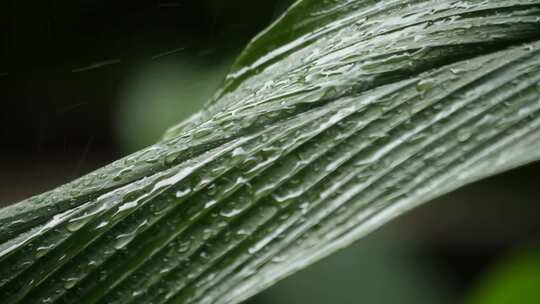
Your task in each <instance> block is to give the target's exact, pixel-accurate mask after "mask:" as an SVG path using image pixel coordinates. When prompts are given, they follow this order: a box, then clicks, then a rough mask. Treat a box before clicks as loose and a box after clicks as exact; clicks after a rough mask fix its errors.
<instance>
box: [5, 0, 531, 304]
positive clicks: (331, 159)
mask: <svg viewBox="0 0 540 304" xmlns="http://www.w3.org/2000/svg"><path fill="white" fill-rule="evenodd" d="M134 132H136V130H134ZM539 157H540V0H489V1H484V0H469V1H443V0H381V1H368V0H303V1H299V2H297V3H296V4H294V5H293V6H292V7H291V8H290V9H289V10H288V11H287V12H286V13H285V14H284V15H283V16H282V17H281V18H279V19H278V20H277V21H276V22H275V23H274V24H272V25H271V26H270V27H269V28H268V29H266V30H265V31H264V32H263V33H261V34H260V35H259V36H257V37H256V38H255V39H254V40H253V41H252V42H251V43H250V44H249V45H248V46H247V48H246V50H245V51H244V52H243V53H242V54H241V56H240V57H239V58H238V60H237V62H236V63H235V65H234V66H233V68H232V70H231V72H230V73H229V75H228V76H227V78H226V80H225V83H224V86H223V88H222V90H220V91H219V92H218V93H216V95H215V98H213V99H212V101H210V102H209V103H208V104H207V105H206V107H205V109H204V110H203V111H201V112H200V113H198V114H197V115H195V116H193V117H192V118H191V119H189V120H188V121H185V122H183V123H181V124H180V125H178V126H176V127H174V128H172V129H170V130H169V131H168V132H167V134H166V136H165V137H164V139H163V140H162V141H160V142H159V143H157V144H155V145H153V146H151V147H148V148H146V149H144V150H142V151H140V152H137V153H135V154H133V155H130V156H128V157H126V158H124V159H121V160H119V161H117V162H114V163H112V164H111V165H108V166H106V167H104V168H102V169H99V170H97V171H95V172H93V173H91V174H89V175H87V176H84V177H82V178H80V179H78V180H76V181H74V182H72V183H69V184H67V185H64V186H62V187H60V188H57V189H55V190H52V191H50V192H48V193H45V194H42V195H38V196H35V197H32V198H30V199H28V200H25V201H23V202H20V203H17V204H14V205H11V206H9V207H6V208H4V209H2V210H0V295H1V296H2V303H5V304H9V303H79V304H86V303H122V304H127V303H237V302H240V301H242V300H245V299H247V298H248V297H250V296H252V295H254V294H255V293H257V292H259V291H260V290H262V289H264V288H266V287H268V286H270V285H271V284H273V283H275V282H276V281H278V280H279V279H281V278H283V277H285V276H287V275H289V274H291V273H293V272H295V271H297V270H299V269H301V268H303V267H306V266H307V265H309V264H310V263H313V262H314V261H316V260H319V259H321V258H322V257H324V256H326V255H328V254H330V253H332V252H334V251H336V250H338V249H340V248H342V247H345V246H347V245H348V244H350V243H351V242H353V241H355V240H356V239H358V238H360V237H362V236H363V235H365V234H366V233H368V232H370V231H372V230H374V229H375V228H377V227H379V226H381V225H383V224H384V223H386V222H387V221H389V220H391V219H392V218H394V217H396V216H398V215H400V214H402V213H404V212H405V211H407V210H409V209H411V208H413V207H415V206H418V205H420V204H422V203H424V202H428V201H430V200H431V199H433V198H435V197H437V196H440V195H442V194H445V193H447V192H449V191H452V190H454V189H456V188H458V187H461V186H463V185H465V184H468V183H471V182H474V181H477V180H479V179H482V178H484V177H487V176H490V175H493V174H496V173H498V172H501V171H504V170H508V169H511V168H514V167H516V166H520V165H523V164H526V163H528V162H531V161H535V160H537V159H538V158H539ZM44 178H46V177H44ZM440 216H444V215H442V214H441V215H440Z"/></svg>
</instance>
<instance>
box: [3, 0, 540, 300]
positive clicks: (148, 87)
mask: <svg viewBox="0 0 540 304" xmlns="http://www.w3.org/2000/svg"><path fill="white" fill-rule="evenodd" d="M290 2H291V1H289V0H282V1H279V0H264V1H261V0H257V1H253V0H229V1H220V0H215V1H212V0H204V1H181V0H168V1H105V0H94V1H90V0H84V1H28V0H17V1H11V2H7V3H6V4H0V6H1V7H0V29H1V30H0V106H1V110H0V122H1V128H0V138H1V144H0V206H2V205H6V204H10V203H14V202H17V201H19V200H21V199H24V198H27V197H29V196H32V195H35V194H38V193H41V192H44V191H46V190H49V189H51V188H54V187H56V186H58V185H61V184H63V183H65V182H68V181H70V180H73V179H75V178H77V177H79V176H81V175H83V174H85V173H88V172H90V171H92V170H94V169H96V168H99V167H101V166H103V165H105V164H107V163H110V162H111V161H113V160H115V159H117V158H119V157H121V156H123V155H127V154H129V153H131V152H133V151H136V150H137V149H139V148H142V147H144V146H146V145H150V144H152V143H153V142H155V141H157V140H158V139H159V137H160V136H161V134H163V132H164V131H165V130H166V128H167V127H169V126H172V125H173V124H175V123H177V122H179V121H181V120H182V119H184V118H185V117H187V116H189V115H190V114H191V113H193V112H195V111H196V110H197V109H199V108H200V107H201V106H202V104H203V103H204V102H205V101H206V100H207V99H208V98H209V97H210V96H211V95H212V93H213V91H214V90H215V89H216V88H217V87H218V86H219V84H220V82H221V79H222V77H223V76H224V74H225V73H226V71H227V68H228V66H229V65H230V64H231V62H232V61H233V60H234V57H235V56H236V55H237V54H238V52H239V51H240V50H241V49H242V48H243V47H244V46H245V44H246V43H247V42H248V41H249V39H251V38H252V37H253V36H254V35H255V34H256V33H257V32H259V31H260V30H261V29H263V28H264V27H265V26H266V25H268V24H269V23H270V22H271V21H272V20H274V19H275V18H276V17H277V16H279V14H280V13H281V12H283V11H284V9H285V8H286V7H287V5H288V4H289V3H290ZM539 182H540V166H539V165H538V164H533V165H529V166H526V167H524V168H520V169H517V170H514V171H512V172H509V173H506V174H503V175H500V176H496V177H494V178H491V179H488V180H486V181H482V182H479V183H476V184H474V185H471V186H468V187H466V188H464V189H462V190H459V191H457V192H455V193H452V194H450V195H447V196H445V197H442V198H440V199H437V200H436V201H435V202H432V203H430V204H427V205H425V206H423V207H421V208H418V209H417V210H415V211H413V212H411V213H409V214H408V215H405V216H403V217H402V218H400V219H398V220H397V221H394V222H393V223H392V224H390V225H388V226H386V227H385V228H383V229H381V230H380V231H378V232H376V233H375V234H373V235H371V236H369V237H368V238H366V239H364V240H362V241H360V242H358V243H357V244H356V245H354V246H352V247H351V248H349V249H347V250H344V251H342V252H341V253H339V254H337V255H335V256H333V257H331V258H329V259H325V260H324V261H323V262H321V263H318V264H317V265H316V266H314V267H311V268H309V269H308V270H306V271H303V272H301V273H300V274H299V275H296V276H293V277H292V278H289V279H286V280H285V281H284V282H282V283H280V284H278V285H277V287H273V288H271V289H270V290H269V291H266V292H264V293H263V294H262V295H260V296H257V297H256V298H255V299H253V300H250V302H251V303H377V304H384V303H456V302H467V303H486V302H482V300H481V299H482V298H486V297H489V294H493V291H492V289H493V287H490V286H497V283H493V282H497V281H500V282H510V283H505V284H504V285H505V286H508V285H512V284H515V285H516V286H518V285H519V286H524V285H526V283H523V282H521V281H519V282H517V283H515V282H514V283H512V278H515V277H519V275H520V273H521V272H520V270H519V269H521V271H522V272H527V271H529V272H530V271H531V269H532V274H531V275H530V276H532V277H533V278H535V277H536V278H540V266H539V264H540V263H537V261H539V257H540V253H539V252H540V251H539V247H538V239H539V236H540V206H539V199H538V197H540V196H539V194H540V189H539ZM523 261H525V262H523ZM527 261H533V262H531V263H532V264H531V263H529V264H527V263H526V262H527ZM520 263H521V264H520ZM508 265H514V266H508ZM515 265H518V266H519V265H526V266H520V267H521V268H520V267H518V266H515ZM531 265H533V266H531ZM505 267H506V268H505ZM507 268H511V269H518V270H517V271H515V272H513V273H514V275H513V276H511V275H507V274H506V273H507V272H508V271H506V272H505V269H507ZM501 269H502V270H501ZM515 273H518V275H515ZM524 276H526V275H524ZM505 280H506V281H505ZM539 280H540V279H539ZM536 283H537V284H539V285H540V283H539V281H536ZM512 286H513V285H512ZM537 286H538V285H537ZM499 290H500V288H499ZM508 293H509V292H508ZM537 294H538V293H537ZM486 295H487V296H486ZM360 298H362V301H360V300H359V299H360ZM498 298H500V296H499V297H498ZM528 299H530V300H531V301H532V302H529V303H539V302H535V300H534V296H533V295H531V294H529V297H528ZM536 299H537V301H540V300H539V299H540V298H536ZM501 303H502V302H501Z"/></svg>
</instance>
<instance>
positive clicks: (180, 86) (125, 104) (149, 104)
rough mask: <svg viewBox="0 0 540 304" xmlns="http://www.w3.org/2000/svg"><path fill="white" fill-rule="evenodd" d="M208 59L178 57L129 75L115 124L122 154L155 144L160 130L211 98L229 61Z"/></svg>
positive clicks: (202, 56) (143, 66)
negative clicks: (122, 150)
mask: <svg viewBox="0 0 540 304" xmlns="http://www.w3.org/2000/svg"><path fill="white" fill-rule="evenodd" d="M208 57H210V56H204V55H201V56H198V57H195V56H189V55H187V56H184V57H180V56H177V58H178V59H175V60H164V61H158V62H152V63H151V64H147V65H142V66H140V67H139V68H137V69H136V71H134V72H133V73H130V75H132V76H131V79H129V80H128V81H127V84H126V86H125V88H124V90H123V93H122V94H121V97H120V102H119V108H118V110H117V113H118V119H117V120H116V121H117V124H118V134H119V140H120V142H121V144H122V147H123V149H124V152H126V153H130V152H134V151H136V150H138V149H141V148H143V147H145V146H147V145H150V144H152V143H154V142H156V141H157V140H158V139H159V138H160V137H161V136H162V135H163V130H166V129H167V128H168V127H170V126H172V125H174V124H176V123H178V122H179V121H182V120H184V119H185V118H187V117H188V116H189V115H190V114H192V113H194V112H196V111H197V110H199V109H200V108H201V106H202V104H203V103H204V102H206V101H207V100H208V99H209V98H210V97H211V95H212V94H213V92H214V91H215V90H216V89H217V87H218V86H219V85H220V83H221V80H222V78H223V76H224V75H225V73H226V72H227V68H228V66H229V61H230V60H224V59H221V60H219V62H212V58H208ZM134 130H137V131H136V132H134Z"/></svg>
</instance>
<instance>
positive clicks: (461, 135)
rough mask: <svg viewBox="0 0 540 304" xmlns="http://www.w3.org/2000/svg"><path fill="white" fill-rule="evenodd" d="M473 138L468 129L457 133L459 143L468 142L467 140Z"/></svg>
mask: <svg viewBox="0 0 540 304" xmlns="http://www.w3.org/2000/svg"><path fill="white" fill-rule="evenodd" d="M471 136H472V133H471V131H469V130H466V129H461V130H459V131H458V133H457V139H458V141H459V142H466V141H467V140H469V138H471Z"/></svg>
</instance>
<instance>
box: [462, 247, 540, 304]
mask: <svg viewBox="0 0 540 304" xmlns="http://www.w3.org/2000/svg"><path fill="white" fill-rule="evenodd" d="M531 249H532V250H531ZM531 249H529V250H526V251H524V252H519V253H518V254H513V255H512V256H511V257H509V258H507V259H506V260H505V261H503V262H502V263H497V265H496V267H495V268H494V269H492V270H491V271H489V273H488V275H487V276H486V278H484V280H482V281H480V284H479V286H478V287H477V288H476V290H475V291H474V293H472V294H471V295H470V296H469V297H468V298H467V300H466V301H465V302H464V303H466V304H504V303H537V302H538V301H540V291H539V290H538V286H539V284H540V255H539V254H538V253H539V251H538V249H537V248H531Z"/></svg>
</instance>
